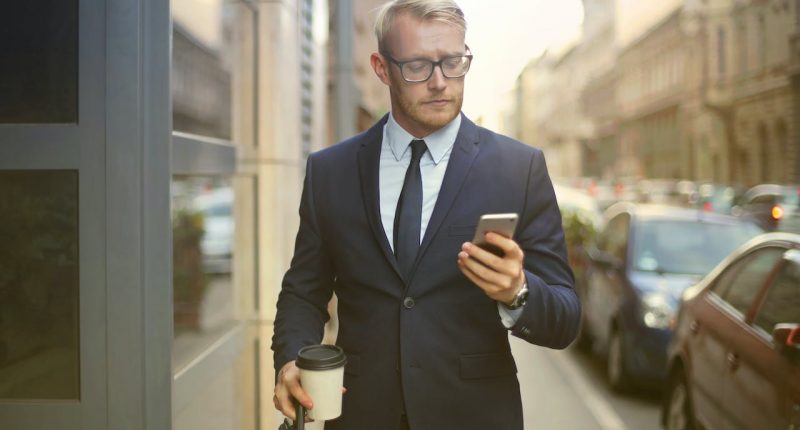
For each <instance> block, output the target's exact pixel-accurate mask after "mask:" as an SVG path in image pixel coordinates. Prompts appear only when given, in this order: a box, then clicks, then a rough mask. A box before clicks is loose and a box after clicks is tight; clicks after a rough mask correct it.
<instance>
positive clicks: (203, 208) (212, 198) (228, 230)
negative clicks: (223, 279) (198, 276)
mask: <svg viewBox="0 0 800 430" xmlns="http://www.w3.org/2000/svg"><path fill="white" fill-rule="evenodd" d="M194 207H195V209H196V210H198V211H199V212H200V213H201V214H202V215H203V229H204V231H205V233H204V234H203V239H202V240H201V241H200V249H201V251H202V253H203V270H204V271H205V272H206V273H210V274H222V273H230V272H231V262H232V257H233V248H234V247H233V235H234V218H233V189H231V188H229V187H224V188H218V189H215V190H212V191H208V192H205V193H203V194H200V195H198V196H197V197H195V200H194Z"/></svg>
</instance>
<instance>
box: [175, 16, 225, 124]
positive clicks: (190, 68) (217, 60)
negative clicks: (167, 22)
mask: <svg viewBox="0 0 800 430" xmlns="http://www.w3.org/2000/svg"><path fill="white" fill-rule="evenodd" d="M229 3H230V2H229ZM171 4H172V12H173V27H172V46H173V49H172V121H173V128H174V130H175V131H182V132H187V133H192V134H197V135H203V136H211V137H216V138H221V139H226V140H230V139H231V118H232V114H231V112H232V110H231V104H232V91H231V88H232V86H231V81H232V74H231V68H232V62H233V61H236V60H237V59H236V58H234V57H233V55H234V53H235V52H237V51H236V49H234V48H235V47H234V43H233V41H232V35H233V34H234V33H233V32H234V29H233V28H232V20H233V19H234V12H233V11H234V10H235V6H234V5H232V4H226V3H225V2H223V1H221V0H208V1H202V2H200V1H197V0H172V2H171Z"/></svg>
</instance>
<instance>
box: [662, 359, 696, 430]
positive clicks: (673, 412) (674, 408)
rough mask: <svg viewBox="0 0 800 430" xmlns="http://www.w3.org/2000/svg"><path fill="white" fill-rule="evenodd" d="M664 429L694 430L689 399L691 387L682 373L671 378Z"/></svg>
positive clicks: (678, 372) (676, 373)
mask: <svg viewBox="0 0 800 430" xmlns="http://www.w3.org/2000/svg"><path fill="white" fill-rule="evenodd" d="M666 400H667V404H666V409H665V411H664V412H665V415H666V416H665V417H664V418H665V420H664V427H665V428H666V430H694V428H695V426H694V415H693V412H692V403H691V401H690V399H689V387H688V385H687V384H686V377H685V376H684V374H683V372H682V371H680V370H679V371H677V372H675V374H674V375H673V376H672V378H670V381H669V388H668V391H667V396H666Z"/></svg>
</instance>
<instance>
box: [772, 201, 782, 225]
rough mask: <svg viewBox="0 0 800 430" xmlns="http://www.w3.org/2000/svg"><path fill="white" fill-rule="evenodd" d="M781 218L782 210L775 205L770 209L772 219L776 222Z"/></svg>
mask: <svg viewBox="0 0 800 430" xmlns="http://www.w3.org/2000/svg"><path fill="white" fill-rule="evenodd" d="M781 218H783V208H782V207H780V206H778V205H775V206H773V207H772V219H774V220H775V221H778V220H779V219H781Z"/></svg>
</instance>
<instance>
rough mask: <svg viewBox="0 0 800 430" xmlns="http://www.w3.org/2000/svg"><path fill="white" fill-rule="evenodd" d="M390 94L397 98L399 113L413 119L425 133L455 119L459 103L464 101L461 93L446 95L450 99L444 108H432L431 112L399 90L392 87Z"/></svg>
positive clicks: (459, 107)
mask: <svg viewBox="0 0 800 430" xmlns="http://www.w3.org/2000/svg"><path fill="white" fill-rule="evenodd" d="M391 95H392V98H393V99H394V100H397V102H398V103H397V108H398V109H399V110H400V111H401V112H400V113H402V115H403V116H404V117H405V118H407V119H409V120H411V121H413V122H414V125H415V126H417V127H418V128H420V129H422V130H423V131H424V132H425V134H426V135H427V134H430V133H433V132H434V131H436V130H439V129H440V128H442V127H444V126H445V125H447V124H449V123H450V121H452V120H453V119H455V117H456V116H458V115H459V113H460V112H461V105H462V104H463V102H464V95H463V93H459V94H452V95H449V96H446V98H449V99H451V100H452V101H451V102H450V103H449V104H448V105H447V106H446V107H445V108H444V109H442V110H435V109H433V112H432V113H431V112H430V111H429V112H426V107H425V105H424V104H423V103H422V101H415V100H411V99H410V98H409V97H408V96H406V95H404V94H402V92H400V91H396V90H395V89H394V88H392V89H391ZM443 95H444V94H437V95H434V96H430V97H428V99H435V98H436V97H437V96H443ZM429 109H430V108H429ZM395 118H397V115H395ZM417 137H422V136H417Z"/></svg>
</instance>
